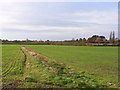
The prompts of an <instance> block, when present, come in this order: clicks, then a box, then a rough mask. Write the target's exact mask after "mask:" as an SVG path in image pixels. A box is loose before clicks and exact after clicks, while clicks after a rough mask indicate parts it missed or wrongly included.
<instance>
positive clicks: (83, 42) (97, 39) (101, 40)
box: [1, 31, 120, 46]
mask: <svg viewBox="0 0 120 90" xmlns="http://www.w3.org/2000/svg"><path fill="white" fill-rule="evenodd" d="M1 41H2V44H27V45H73V46H99V45H101V46H108V45H111V46H113V45H117V46H118V45H120V40H119V39H118V38H115V32H114V31H113V32H110V37H109V40H107V39H106V38H105V36H99V35H93V36H92V37H89V38H88V39H86V38H79V39H74V38H72V40H64V41H50V40H46V41H42V40H40V41H38V40H29V39H26V40H14V41H9V40H1Z"/></svg>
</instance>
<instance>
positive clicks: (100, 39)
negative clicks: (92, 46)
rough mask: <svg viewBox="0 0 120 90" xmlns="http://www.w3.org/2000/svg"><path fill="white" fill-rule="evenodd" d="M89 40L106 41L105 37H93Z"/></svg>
mask: <svg viewBox="0 0 120 90" xmlns="http://www.w3.org/2000/svg"><path fill="white" fill-rule="evenodd" d="M89 39H91V42H105V41H106V38H105V36H98V35H93V36H92V37H91V38H89Z"/></svg>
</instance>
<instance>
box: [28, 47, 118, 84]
mask: <svg viewBox="0 0 120 90" xmlns="http://www.w3.org/2000/svg"><path fill="white" fill-rule="evenodd" d="M28 47H30V48H31V49H32V50H34V51H36V52H38V53H42V54H44V55H48V56H49V57H51V58H54V59H56V60H58V61H60V62H63V63H65V64H66V65H69V66H71V67H72V68H74V69H75V70H76V71H77V72H79V71H87V72H88V73H90V74H93V75H94V76H96V77H99V78H100V77H103V78H104V79H106V80H111V81H114V82H117V80H118V79H117V71H118V47H85V46H81V47H79V46H28Z"/></svg>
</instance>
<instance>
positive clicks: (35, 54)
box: [21, 47, 37, 56]
mask: <svg viewBox="0 0 120 90" xmlns="http://www.w3.org/2000/svg"><path fill="white" fill-rule="evenodd" d="M21 48H23V49H25V50H26V51H28V52H29V53H30V55H31V56H37V53H36V52H34V51H32V50H30V49H29V48H27V47H21Z"/></svg>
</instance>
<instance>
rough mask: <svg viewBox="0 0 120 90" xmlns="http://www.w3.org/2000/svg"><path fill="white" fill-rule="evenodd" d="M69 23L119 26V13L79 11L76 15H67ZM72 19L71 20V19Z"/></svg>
mask: <svg viewBox="0 0 120 90" xmlns="http://www.w3.org/2000/svg"><path fill="white" fill-rule="evenodd" d="M63 16H68V17H69V18H68V21H72V22H78V23H79V22H83V23H94V24H117V23H118V22H117V20H118V14H117V11H95V10H94V11H79V12H75V13H66V14H64V15H63ZM70 18H71V19H70Z"/></svg>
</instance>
